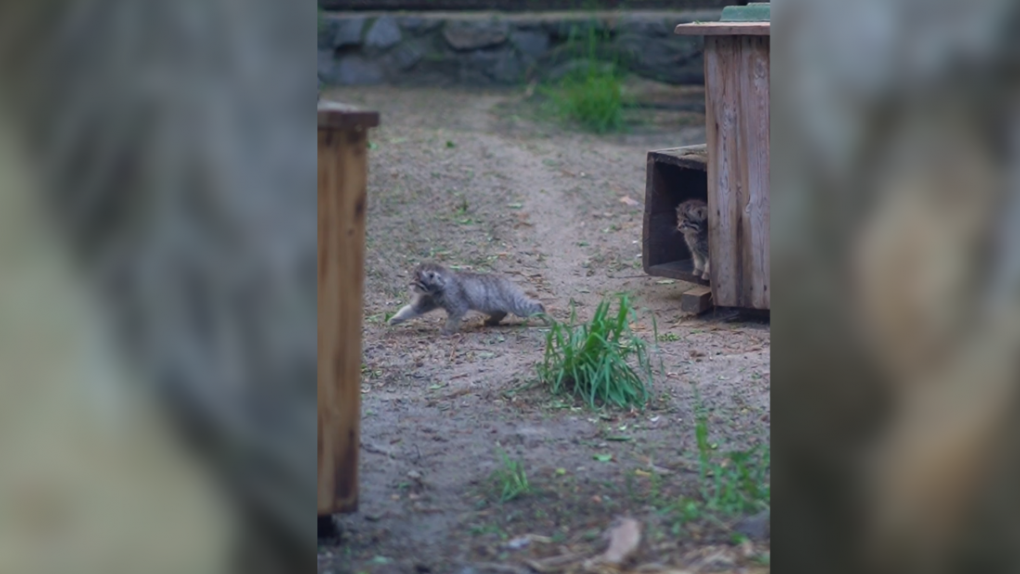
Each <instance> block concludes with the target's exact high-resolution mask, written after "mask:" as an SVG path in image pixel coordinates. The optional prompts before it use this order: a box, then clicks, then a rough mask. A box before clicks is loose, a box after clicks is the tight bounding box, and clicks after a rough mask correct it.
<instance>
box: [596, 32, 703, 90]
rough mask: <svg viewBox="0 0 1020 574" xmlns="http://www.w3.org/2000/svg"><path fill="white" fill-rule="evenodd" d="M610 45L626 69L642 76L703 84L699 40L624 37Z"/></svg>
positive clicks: (690, 38) (693, 38)
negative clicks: (616, 51)
mask: <svg viewBox="0 0 1020 574" xmlns="http://www.w3.org/2000/svg"><path fill="white" fill-rule="evenodd" d="M613 44H614V46H616V47H617V48H618V49H619V51H620V53H621V54H622V55H623V57H624V60H625V62H624V63H625V64H626V65H627V67H628V68H630V69H632V70H634V71H635V72H638V73H640V74H642V75H644V76H648V77H652V78H655V79H657V80H662V81H666V82H672V83H688V82H691V81H694V82H697V81H703V78H704V64H703V60H702V59H701V58H700V57H699V56H700V54H701V48H702V45H703V44H702V42H701V39H700V38H697V37H692V36H679V37H672V38H670V37H667V38H648V37H645V36H639V35H636V34H628V35H621V36H618V37H617V38H616V41H615V42H614V43H613ZM699 78H700V80H699Z"/></svg>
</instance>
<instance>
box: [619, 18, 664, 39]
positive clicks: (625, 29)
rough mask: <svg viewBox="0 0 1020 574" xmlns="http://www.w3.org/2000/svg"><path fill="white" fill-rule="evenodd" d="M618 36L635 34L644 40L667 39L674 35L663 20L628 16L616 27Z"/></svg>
mask: <svg viewBox="0 0 1020 574" xmlns="http://www.w3.org/2000/svg"><path fill="white" fill-rule="evenodd" d="M616 31H617V33H618V34H621V35H622V34H635V35H638V36H641V37H643V38H665V37H670V36H672V35H673V29H672V27H671V26H669V25H668V24H667V23H666V21H665V20H664V19H662V18H650V17H648V16H639V15H634V14H627V15H624V16H623V17H621V19H620V21H619V22H618V23H617V25H616Z"/></svg>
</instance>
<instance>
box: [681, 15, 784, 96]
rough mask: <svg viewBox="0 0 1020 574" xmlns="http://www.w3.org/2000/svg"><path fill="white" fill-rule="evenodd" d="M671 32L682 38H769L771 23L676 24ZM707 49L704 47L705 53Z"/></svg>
mask: <svg viewBox="0 0 1020 574" xmlns="http://www.w3.org/2000/svg"><path fill="white" fill-rule="evenodd" d="M673 32H674V33H675V34H680V35H683V36H769V35H771V23H770V22H699V23H697V24H678V25H677V27H676V28H674V29H673ZM707 49H708V48H707V46H706V51H707ZM706 84H707V80H706Z"/></svg>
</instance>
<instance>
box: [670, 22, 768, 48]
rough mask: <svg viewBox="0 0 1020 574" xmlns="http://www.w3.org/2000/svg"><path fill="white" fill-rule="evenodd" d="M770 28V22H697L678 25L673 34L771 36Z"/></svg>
mask: <svg viewBox="0 0 1020 574" xmlns="http://www.w3.org/2000/svg"><path fill="white" fill-rule="evenodd" d="M771 28H772V26H771V23H770V22H699V23H697V24H678V25H677V27H676V28H674V29H673V33H675V34H680V35H682V36H771V35H772V32H771ZM706 50H707V47H706Z"/></svg>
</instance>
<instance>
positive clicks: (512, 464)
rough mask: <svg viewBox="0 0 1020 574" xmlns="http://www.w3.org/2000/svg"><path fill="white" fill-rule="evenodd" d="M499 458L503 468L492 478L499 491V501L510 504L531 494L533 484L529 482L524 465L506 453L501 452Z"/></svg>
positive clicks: (494, 473) (495, 472)
mask: <svg viewBox="0 0 1020 574" xmlns="http://www.w3.org/2000/svg"><path fill="white" fill-rule="evenodd" d="M498 453H499V457H500V459H501V460H502V462H503V466H502V467H500V468H498V469H496V470H495V471H494V472H493V474H492V478H493V480H494V481H495V483H496V488H497V490H499V493H500V494H499V501H500V502H501V503H503V502H510V501H511V500H514V499H515V498H518V497H520V496H523V495H525V494H527V493H529V492H531V484H530V483H529V482H528V475H527V474H526V473H525V472H524V463H523V462H522V461H519V460H513V459H511V458H510V457H509V456H508V455H507V454H506V452H504V451H502V450H499V451H498Z"/></svg>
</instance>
